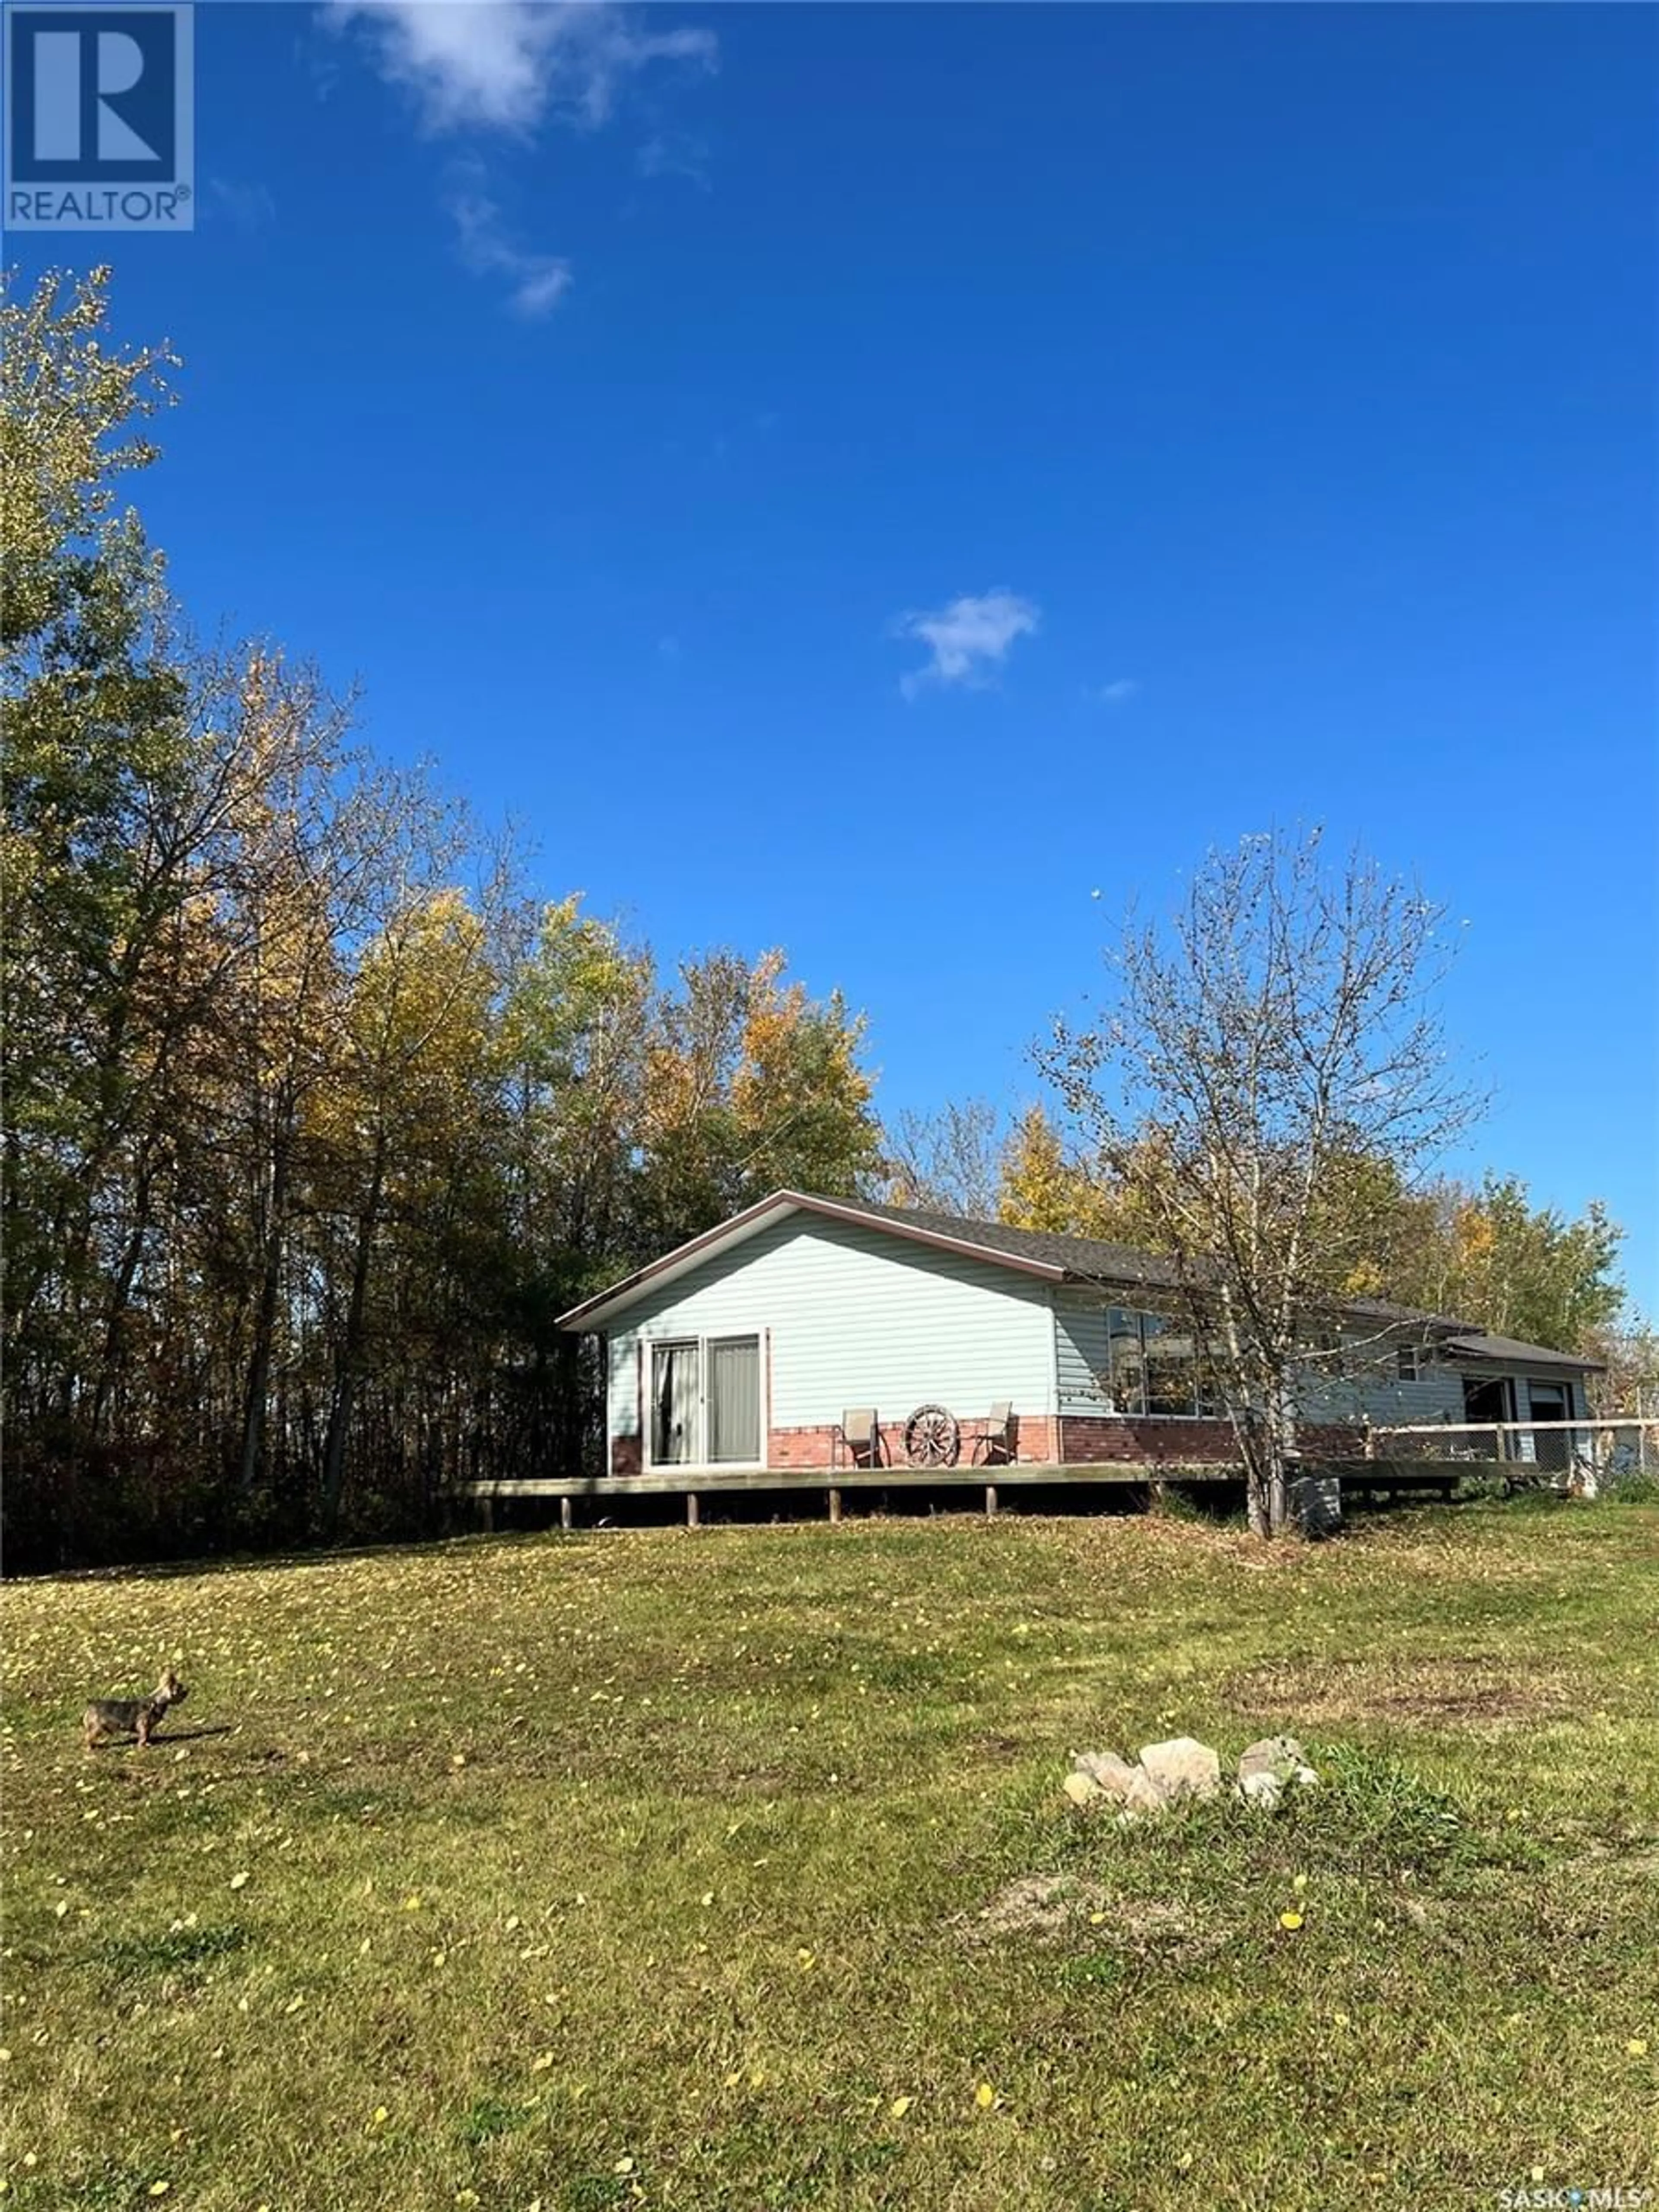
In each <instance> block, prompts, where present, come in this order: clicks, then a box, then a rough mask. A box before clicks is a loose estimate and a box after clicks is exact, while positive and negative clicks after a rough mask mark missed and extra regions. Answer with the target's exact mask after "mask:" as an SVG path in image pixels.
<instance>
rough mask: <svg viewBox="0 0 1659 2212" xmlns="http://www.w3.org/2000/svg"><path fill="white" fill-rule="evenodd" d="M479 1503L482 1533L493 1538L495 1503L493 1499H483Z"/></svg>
mask: <svg viewBox="0 0 1659 2212" xmlns="http://www.w3.org/2000/svg"><path fill="white" fill-rule="evenodd" d="M479 1503H480V1504H482V1506H483V1532H484V1534H485V1535H486V1536H493V1535H494V1534H495V1499H494V1498H489V1497H485V1498H481V1499H480V1500H479Z"/></svg>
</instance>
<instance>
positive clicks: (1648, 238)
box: [13, 4, 1659, 1305]
mask: <svg viewBox="0 0 1659 2212" xmlns="http://www.w3.org/2000/svg"><path fill="white" fill-rule="evenodd" d="M1656 59H1659V18H1656V16H1655V15H1654V13H1653V11H1651V10H1650V9H1638V8H1632V7H1618V6H1614V7H1607V8H1597V7H1595V6H1586V5H1580V6H1577V7H1573V8H1571V9H1566V8H1558V9H1537V8H1534V9H1511V8H1508V7H1503V6H1492V7H1484V6H1483V7H1472V8H1460V7H1433V8H1429V7H1419V8H1398V9H1371V8H1360V7H1341V6H1331V7H1323V8H1313V7H1296V8H1292V7H1262V8H1249V7H1242V6H1241V7H1231V8H1223V9H1207V8H1200V7H1192V8H1187V7H1157V6H1154V7H1145V8H1141V7H1130V6H1121V7H1099V8H1085V7H1067V8H1053V9H1039V8H1035V7H1023V8H1007V9H1004V8H994V7H981V8H972V9H957V8H954V7H950V6H931V7H919V8H887V7H882V8H876V7H864V8H860V7H833V8H829V7H826V8H818V7H811V6H788V7H781V8H763V7H714V8H701V9H700V8H690V7H688V8H685V9H680V8H651V9H638V10H635V11H632V12H624V11H623V10H621V9H614V8H599V9H586V10H582V11H576V10H573V9H562V8H556V7H540V8H534V9H532V8H531V7H527V6H507V7H489V8H486V7H483V6H471V5H462V6H459V7H451V8H439V7H415V6H409V7H405V6H401V5H400V6H394V7H390V8H386V9H375V10H372V11H371V10H370V9H367V8H349V7H337V8H334V9H325V8H301V7H297V6H289V5H268V6H267V5H232V4H210V5H206V6H203V7H200V8H198V9H197V174H198V179H199V182H200V209H201V213H200V216H199V219H198V228H197V230H196V232H195V233H194V234H193V235H191V236H189V237H184V238H173V237H163V238H124V237H116V238H93V239H88V238H76V237H64V238H56V239H32V240H27V241H22V242H21V243H22V245H23V246H24V247H25V249H26V250H25V251H23V252H21V255H20V256H19V258H21V259H22V261H23V263H24V265H25V267H33V266H35V265H38V264H40V263H41V262H43V261H46V260H58V261H63V260H76V259H79V260H85V259H90V258H97V257H105V258H110V259H111V260H112V262H113V264H114V265H115V269H116V271H117V303H118V319H119V321H120V323H121V325H122V327H123V329H124V331H125V332H126V333H127V334H129V335H130V336H131V337H135V338H137V337H153V336H155V335H159V334H160V333H161V332H163V331H165V332H167V333H168V334H170V335H171V336H172V337H173V339H174V341H175V342H176V343H177V344H178V346H179V350H180V351H181V352H182V354H183V355H184V356H185V370H184V372H183V376H182V389H183V392H184V397H185V404H184V405H183V406H182V407H181V409H180V410H179V412H178V413H177V414H176V415H175V416H173V417H171V418H170V419H169V421H168V422H167V426H166V431H165V438H166V445H167V458H166V460H165V462H164V463H163V464H162V465H161V467H160V468H159V469H158V470H157V471H155V472H153V474H152V476H151V477H150V478H149V481H148V482H147V483H146V484H145V486H144V489H143V502H144V506H145V509H146V513H147V515H148V518H149V521H150V524H151V526H152V529H153V531H154V532H155V535H156V536H157V537H158V538H160V539H161V542H162V543H163V544H165V545H166V546H167V548H168V549H169V551H170V553H171V555H172V557H173V571H174V576H175V580H176V582H177V584H178V586H179V590H180V592H181V593H182V594H183V596H184V598H185V600H186V602H187V604H188V605H190V607H191V611H192V612H193V613H194V615H195V617H196V618H197V622H198V623H201V624H202V625H203V626H204V627H206V628H209V629H213V628H216V627H217V626H218V625H219V624H220V623H224V624H226V625H227V626H228V627H230V628H232V629H260V630H263V631H266V632H269V633H270V634H272V635H276V636H278V637H280V638H281V639H283V641H285V642H286V643H288V644H289V646H291V647H294V648H295V649H296V650H297V651H300V652H302V653H308V654H311V655H313V656H314V657H315V658H316V659H317V660H318V661H319V663H320V664H321V665H322V667H323V669H324V670H325V673H326V674H327V675H328V676H329V677H330V678H331V679H332V680H333V681H334V682H336V683H337V684H340V685H344V684H348V683H349V682H351V681H353V680H357V681H359V682H360V683H361V684H362V690H363V699H364V724H365V727H366V731H367V733H368V736H369V737H370V738H371V739H372V740H373V741H374V743H375V744H378V745H380V746H381V747H383V748H384V749H386V750H389V751H392V752H394V753H396V754H398V755H415V754H428V755H430V756H432V757H434V758H435V760H436V762H437V763H439V765H440V769H441V774H442V776H443V778H444V780H446V781H447V782H448V783H449V784H451V785H452V786H453V787H458V788H459V789H461V790H463V791H464V792H465V793H467V795H468V796H469V797H470V798H471V799H473V800H474V801H475V802H476V803H477V805H478V806H479V808H480V809H481V810H482V811H483V812H484V813H485V814H486V815H489V816H496V815H500V814H501V813H503V812H506V811H511V812H512V813H513V815H514V816H515V817H517V818H518V819H519V821H520V823H522V824H523V826H524V827H525V829H526V830H527V831H528V832H529V833H530V834H531V836H532V837H533V838H534V840H535V842H536V843H537V846H538V870H539V872H540V875H541V878H542V880H543V881H544V884H545V887H546V889H547V890H548V892H549V893H550V895H552V894H556V893H561V892H562V891H564V890H567V889H571V888H578V887H580V888H581V889H584V890H586V892H587V894H588V896H589V899H590V902H592V905H593V906H594V907H595V908H598V909H599V910H602V911H614V912H621V913H623V914H625V915H627V916H628V917H629V920H630V921H631V923H632V924H633V926H634V927H636V928H637V929H638V930H640V931H641V932H642V933H645V934H646V935H647V936H649V937H650V939H652V940H653V942H654V943H655V945H657V946H658V948H659V951H660V952H661V953H663V954H664V955H672V954H674V953H677V952H678V951H683V950H685V949H688V948H690V947H693V946H697V945H711V944H715V943H731V944H734V945H739V946H741V947H744V948H745V949H748V950H750V951H755V950H758V949H759V948H760V947H762V946H763V945H771V944H781V945H785V946H786V947H787V949H788V951H789V953H790V955H791V957H792V961H793V964H794V966H795V968H796V969H797V970H798V971H799V973H801V974H802V975H804V976H805V978H806V980H807V981H809V983H811V986H812V987H814V988H817V989H826V988H828V987H829V986H830V985H832V984H839V985H840V986H842V988H843V989H844V990H845V991H846V993H847V994H848V997H849V999H850V1000H852V1001H853V1003H854V1005H856V1006H860V1007H863V1008H865V1009H866V1010H867V1012H868V1014H869V1017H870V1023H871V1042H872V1058H873V1060H874V1061H875V1063H876V1064H877V1066H878V1067H879V1068H880V1070H881V1071H882V1083H881V1097H882V1098H883V1101H884V1103H885V1104H887V1105H888V1106H890V1107H891V1106H896V1105H899V1104H915V1105H925V1104H927V1103H931V1102H933V1101H936V1100H938V1099H939V1098H940V1097H945V1096H947V1095H953V1094H954V1095H961V1094H963V1093H964V1092H968V1091H984V1092H988V1093H990V1094H992V1095H993V1096H996V1097H1003V1098H1007V1099H1015V1098H1018V1097H1023V1096H1024V1095H1028V1094H1029V1093H1030V1091H1032V1089H1033V1087H1034V1086H1033V1083H1032V1079H1031V1076H1030V1069H1029V1065H1028V1063H1027V1060H1026V1057H1025V1054H1026V1048H1027V1046H1028V1044H1029V1041H1030V1038H1031V1037H1032V1036H1034V1034H1036V1032H1037V1031H1038V1030H1040V1029H1041V1028H1042V1026H1043V1024H1044V1023H1045V1021H1046V1019H1047V1018H1048V1016H1049V1014H1050V1013H1051V1012H1053V1011H1054V1009H1056V1008H1058V1007H1062V1006H1075V1005H1076V1004H1077V1002H1078V1001H1079V998H1080V995H1081V994H1083V993H1084V992H1085V991H1086V990H1087V989H1089V988H1090V987H1091V986H1092V983H1093V981H1094V979H1095V976H1096V975H1097V962H1098V957H1099V948H1100V946H1101V945H1102V943H1103V939H1104V938H1105V935H1106V933H1107V927H1108V924H1109V920H1110V918H1111V917H1112V916H1113V915H1115V914H1116V913H1117V912H1118V911H1120V910H1121V907H1122V905H1123V903H1124V902H1125V901H1126V900H1127V897H1128V896H1130V895H1131V894H1132V893H1137V892H1138V893H1139V894H1141V895H1142V896H1145V897H1146V898H1147V899H1149V900H1151V901H1152V902H1158V901H1159V900H1161V899H1162V898H1164V897H1165V896H1168V895H1170V894H1172V893H1173V892H1174V891H1175V890H1176V889H1177V888H1178V885H1177V875H1178V872H1179V871H1180V870H1182V869H1183V868H1186V867H1189V866H1191V865H1192V864H1193V863H1194V861H1195V860H1197V859H1198V858H1199V857H1200V854H1202V852H1203V851H1204V849H1205V848H1206V846H1207V845H1209V844H1210V843H1212V842H1215V841H1223V842H1231V841H1232V840H1233V839H1234V838H1235V837H1237V836H1239V835H1241V834H1243V833H1244V832H1246V831H1250V830H1255V829H1261V828H1262V827H1264V826H1265V825H1267V823H1270V822H1274V821H1277V822H1279V823H1294V822H1297V821H1320V822H1323V823H1326V824H1327V825H1328V829H1329V831H1330V833H1331V835H1332V836H1334V838H1335V839H1337V840H1338V841H1339V842H1347V841H1349V840H1351V839H1358V840H1359V841H1360V842H1362V843H1363V844H1364V845H1365V846H1366V847H1367V848H1370V850H1371V851H1372V852H1374V853H1375V854H1376V855H1377V857H1378V858H1379V859H1380V860H1383V862H1384V863H1385V864H1387V865H1389V866H1394V867H1399V868H1402V869H1407V870H1414V871H1416V872H1418V873H1419V875H1420V877H1421V878H1422V880H1423V882H1424V884H1425V886H1426V887H1427V888H1428V889H1429V890H1431V891H1432V892H1434V893H1436V894H1437V895H1438V896H1441V897H1443V898H1444V899H1445V900H1446V901H1448V902H1449V905H1450V907H1451V909H1452V914H1453V917H1454V921H1455V922H1458V923H1461V922H1462V921H1467V922H1468V927H1467V929H1464V930H1462V940H1463V941H1462V954H1461V957H1460V959H1459V962H1458V965H1457V969H1456V973H1455V978H1454V981H1453V982H1452V984H1451V987H1450V988H1449V995H1448V1016H1449V1026H1450V1030H1451V1033H1452V1035H1453V1036H1454V1037H1455V1040H1456V1041H1457V1042H1458V1043H1459V1044H1460V1046H1461V1047H1462V1048H1465V1049H1466V1050H1467V1052H1468V1056H1469V1059H1470V1061H1471V1064H1472V1067H1473V1070H1474V1073H1476V1075H1477V1077H1478V1079H1480V1080H1481V1081H1483V1082H1485V1083H1486V1084H1489V1085H1492V1086H1493V1087H1494V1089H1495V1091H1496V1094H1497V1095H1496V1103H1495V1105H1494V1109H1493V1111H1492V1115H1491V1116H1490V1118H1489V1119H1488V1121H1487V1122H1486V1125H1485V1126H1484V1127H1483V1129H1482V1130H1481V1132H1480V1134H1479V1136H1478V1138H1477V1139H1476V1141H1475V1142H1474V1145H1473V1146H1472V1147H1471V1148H1470V1150H1469V1152H1468V1155H1467V1156H1466V1158H1464V1160H1463V1161H1462V1162H1461V1163H1460V1164H1463V1165H1465V1166H1478V1165H1479V1164H1481V1163H1483V1162H1485V1161H1487V1160H1490V1161H1491V1162H1492V1163H1493V1164H1498V1165H1500V1166H1503V1167H1504V1168H1507V1169H1512V1170H1516V1171H1518V1172H1520V1173H1522V1175H1524V1176H1527V1177H1528V1180H1529V1181H1530V1182H1531V1183H1532V1184H1533V1187H1534V1193H1535V1194H1536V1195H1537V1196H1539V1197H1540V1198H1547V1199H1548V1200H1551V1201H1553V1202H1555V1203H1559V1204H1560V1205H1562V1206H1566V1207H1569V1208H1575V1209H1576V1208H1577V1207H1578V1206H1582V1205H1583V1202H1584V1201H1585V1200H1587V1199H1588V1198H1589V1197H1590V1196H1592V1195H1595V1194H1599V1195H1601V1196H1604V1197H1606V1198H1607V1200H1608V1201H1609V1202H1610V1203H1611V1205H1612V1206H1613V1209H1614V1211H1615V1212H1616V1213H1617V1214H1618V1215H1619V1216H1620V1218H1623V1219H1624V1220H1625V1221H1626V1222H1627V1224H1628V1225H1629V1226H1630V1229H1631V1232H1632V1233H1631V1243H1630V1248H1629V1259H1630V1262H1631V1265H1630V1274H1631V1278H1632V1284H1633V1285H1634V1287H1635V1288H1636V1289H1637V1291H1638V1294H1639V1295H1640V1296H1641V1297H1643V1298H1644V1302H1645V1303H1647V1304H1650V1305H1652V1304H1659V1206H1656V1171H1655V1168H1656V1127H1655V1116H1654V1100H1655V1090H1656V1085H1655V1052H1654V1038H1655V1031H1656V1012H1659V1007H1656V988H1655V959H1654V948H1655V944H1656V922H1659V915H1656V902H1655V891H1654V884H1655V868H1654V859H1655V828H1656V781H1655V732H1656V703H1659V702H1656V677H1655V654H1654V637H1653V616H1654V605H1655V586H1656V557H1655V538H1654V517H1655V512H1656V505H1655V495H1656V435H1655V416H1654V398H1653V395H1654V390H1655V382H1656V370H1659V349H1656V331H1655V303H1654V291H1653V270H1654V256H1655V246H1656V238H1655V215H1654V211H1653V196H1652V174H1651V130H1652V112H1653V109H1652V101H1653V93H1654V87H1655V82H1656ZM13 251H14V253H16V252H17V248H16V246H14V248H13ZM1097 891H1098V892H1099V893H1100V896H1099V897H1098V898H1096V897H1095V896H1093V894H1094V893H1096V892H1097Z"/></svg>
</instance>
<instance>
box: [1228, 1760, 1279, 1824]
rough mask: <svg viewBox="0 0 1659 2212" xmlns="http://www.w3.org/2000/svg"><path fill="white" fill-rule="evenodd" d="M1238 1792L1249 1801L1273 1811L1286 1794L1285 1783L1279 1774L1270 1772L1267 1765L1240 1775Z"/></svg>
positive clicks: (1267, 1810) (1264, 1810)
mask: <svg viewBox="0 0 1659 2212" xmlns="http://www.w3.org/2000/svg"><path fill="white" fill-rule="evenodd" d="M1238 1794H1239V1796H1241V1797H1243V1799H1245V1801H1246V1802H1248V1803H1249V1804H1252V1805H1257V1806H1260V1808H1261V1810H1262V1811H1263V1812H1264V1813H1271V1812H1272V1811H1273V1809H1274V1808H1275V1807H1276V1806H1277V1804H1278V1803H1279V1799H1280V1798H1281V1797H1282V1796H1284V1794H1285V1784H1283V1783H1282V1782H1281V1781H1280V1780H1279V1777H1278V1775H1276V1774H1273V1773H1269V1772H1268V1771H1267V1768H1266V1767H1258V1768H1257V1769H1256V1770H1255V1772H1254V1773H1250V1774H1245V1775H1241V1776H1240V1778H1239V1781H1238Z"/></svg>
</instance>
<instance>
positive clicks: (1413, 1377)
mask: <svg viewBox="0 0 1659 2212" xmlns="http://www.w3.org/2000/svg"><path fill="white" fill-rule="evenodd" d="M1394 1360H1395V1372H1396V1373H1397V1374H1398V1376H1399V1377H1400V1380H1401V1382H1402V1383H1420V1382H1421V1381H1422V1379H1423V1348H1422V1346H1420V1345H1416V1344H1402V1345H1401V1347H1400V1349H1399V1351H1398V1352H1395V1356H1394Z"/></svg>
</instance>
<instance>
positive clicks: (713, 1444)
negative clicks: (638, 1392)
mask: <svg viewBox="0 0 1659 2212" xmlns="http://www.w3.org/2000/svg"><path fill="white" fill-rule="evenodd" d="M650 1391H651V1422H650V1431H649V1436H650V1445H651V1457H650V1464H651V1465H652V1466H653V1467H759V1466H760V1465H761V1464H762V1462H763V1453H762V1450H761V1358H760V1339H759V1337H758V1336H714V1337H683V1338H676V1339H674V1340H672V1341H670V1342H664V1343H660V1344H653V1346H651V1376H650Z"/></svg>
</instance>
